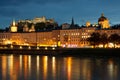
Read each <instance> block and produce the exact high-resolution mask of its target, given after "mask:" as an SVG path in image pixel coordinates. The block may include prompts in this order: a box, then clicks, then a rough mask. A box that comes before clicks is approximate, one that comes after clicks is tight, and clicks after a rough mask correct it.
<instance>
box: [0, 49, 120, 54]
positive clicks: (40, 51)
mask: <svg viewBox="0 0 120 80" xmlns="http://www.w3.org/2000/svg"><path fill="white" fill-rule="evenodd" d="M0 54H23V55H55V56H57V55H61V56H62V55H79V56H81V55H82V56H92V55H97V56H102V55H104V56H120V48H41V49H0Z"/></svg>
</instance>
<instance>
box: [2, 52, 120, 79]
mask: <svg viewBox="0 0 120 80" xmlns="http://www.w3.org/2000/svg"><path fill="white" fill-rule="evenodd" d="M119 74H120V58H119V57H109V58H108V57H95V56H94V57H81V56H78V57H72V56H59V57H58V56H40V55H6V54H4V55H0V80H120V76H119Z"/></svg>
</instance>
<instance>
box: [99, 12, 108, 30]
mask: <svg viewBox="0 0 120 80" xmlns="http://www.w3.org/2000/svg"><path fill="white" fill-rule="evenodd" d="M98 25H99V26H100V27H101V28H102V29H108V28H110V24H109V20H108V19H107V18H106V17H105V16H104V14H101V17H100V18H99V19H98Z"/></svg>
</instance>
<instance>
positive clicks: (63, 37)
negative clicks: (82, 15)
mask: <svg viewBox="0 0 120 80" xmlns="http://www.w3.org/2000/svg"><path fill="white" fill-rule="evenodd" d="M93 32H99V33H100V34H103V33H106V34H107V35H108V37H109V36H110V35H111V34H114V33H116V34H119V35H120V30H119V29H111V30H96V29H95V28H94V27H88V28H87V27H85V28H80V29H65V30H52V31H48V32H47V31H46V32H25V33H24V32H23V33H11V32H4V33H0V44H13V45H29V46H32V45H34V46H61V47H71V48H72V47H89V46H90V43H89V42H88V41H87V38H89V37H90V35H91V34H92V33H93Z"/></svg>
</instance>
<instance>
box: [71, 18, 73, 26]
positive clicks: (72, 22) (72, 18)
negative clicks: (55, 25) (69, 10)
mask: <svg viewBox="0 0 120 80" xmlns="http://www.w3.org/2000/svg"><path fill="white" fill-rule="evenodd" d="M71 25H74V19H73V17H72V23H71Z"/></svg>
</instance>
